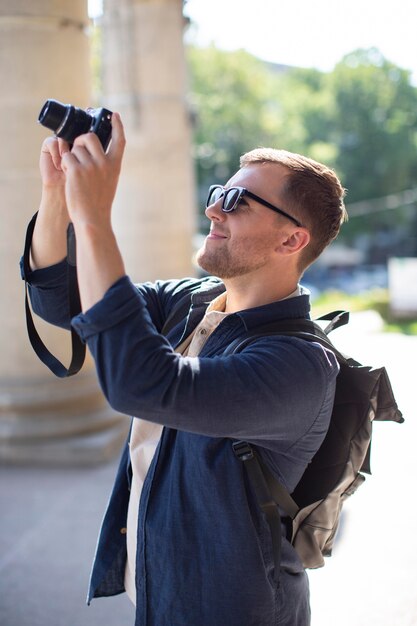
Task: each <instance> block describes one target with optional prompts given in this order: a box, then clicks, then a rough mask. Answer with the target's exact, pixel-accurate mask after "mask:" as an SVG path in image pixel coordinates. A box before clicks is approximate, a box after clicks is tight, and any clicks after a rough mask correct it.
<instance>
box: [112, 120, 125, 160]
mask: <svg viewBox="0 0 417 626" xmlns="http://www.w3.org/2000/svg"><path fill="white" fill-rule="evenodd" d="M111 125H112V135H111V144H110V148H109V152H108V156H109V157H110V159H112V160H114V161H119V162H121V160H122V157H123V153H124V149H125V145H126V137H125V131H124V128H123V124H122V120H121V118H120V114H119V113H113V114H112V117H111Z"/></svg>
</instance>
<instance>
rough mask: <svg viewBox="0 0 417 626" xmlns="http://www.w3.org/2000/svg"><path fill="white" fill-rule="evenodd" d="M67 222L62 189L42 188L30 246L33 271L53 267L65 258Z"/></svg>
mask: <svg viewBox="0 0 417 626" xmlns="http://www.w3.org/2000/svg"><path fill="white" fill-rule="evenodd" d="M69 221H70V220H69V217H68V211H67V205H66V201H65V191H64V188H61V187H58V188H56V187H44V188H43V190H42V199H41V203H40V207H39V213H38V218H37V220H36V225H35V229H34V232H33V238H32V245H31V254H30V265H31V268H32V269H33V270H35V269H42V268H44V267H49V266H50V265H55V264H56V263H59V261H62V259H64V258H65V256H66V254H67V239H66V232H67V228H68V224H69Z"/></svg>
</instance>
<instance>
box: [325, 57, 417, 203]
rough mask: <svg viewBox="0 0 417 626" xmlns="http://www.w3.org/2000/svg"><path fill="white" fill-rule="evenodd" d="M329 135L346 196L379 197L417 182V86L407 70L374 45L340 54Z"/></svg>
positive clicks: (333, 79) (332, 85)
mask: <svg viewBox="0 0 417 626" xmlns="http://www.w3.org/2000/svg"><path fill="white" fill-rule="evenodd" d="M329 88H330V89H331V91H332V92H333V94H334V98H335V108H334V116H333V122H332V125H333V132H332V137H331V138H332V140H333V141H334V142H335V143H336V144H337V146H338V156H337V159H336V163H335V165H336V168H338V169H339V170H340V171H341V172H343V174H344V181H345V185H346V186H347V187H348V189H349V201H350V202H353V201H356V200H364V199H369V198H376V197H382V196H385V195H387V194H389V193H393V192H396V191H400V190H403V189H407V188H408V187H409V186H412V185H413V184H415V182H414V180H413V179H414V176H415V174H416V171H417V170H416V166H417V161H416V139H417V90H416V89H415V88H414V87H413V86H411V84H410V75H409V72H407V71H405V70H402V69H400V68H399V67H396V66H395V65H393V64H392V63H390V62H388V61H387V60H385V59H384V58H383V57H382V55H381V54H380V53H379V52H378V51H377V50H375V49H371V50H358V51H356V52H353V53H351V54H349V55H347V56H346V57H344V58H343V59H342V61H341V62H340V63H339V64H338V65H337V66H336V68H335V69H334V71H333V72H332V74H331V75H330V76H329Z"/></svg>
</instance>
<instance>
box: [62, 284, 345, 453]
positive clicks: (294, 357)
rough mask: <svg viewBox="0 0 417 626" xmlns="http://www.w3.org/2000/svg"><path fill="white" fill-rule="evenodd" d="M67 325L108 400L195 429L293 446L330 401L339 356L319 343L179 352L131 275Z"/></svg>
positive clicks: (278, 340) (275, 341)
mask: <svg viewBox="0 0 417 626" xmlns="http://www.w3.org/2000/svg"><path fill="white" fill-rule="evenodd" d="M73 326H74V327H75V329H76V330H77V332H78V333H79V335H80V336H81V338H82V339H83V340H84V341H86V342H87V343H88V346H89V348H90V351H91V353H92V355H93V357H94V360H95V363H96V368H97V373H98V377H99V381H100V384H101V387H102V389H103V392H104V394H105V395H106V397H107V399H108V401H109V403H110V404H111V406H112V407H113V408H114V409H116V410H117V411H120V412H122V413H126V414H128V415H133V416H135V417H140V418H142V419H145V420H149V421H152V422H155V423H159V424H162V425H164V426H168V427H171V428H176V429H179V430H185V431H188V432H193V433H196V434H201V435H207V436H214V437H233V438H242V439H248V440H250V441H254V442H257V441H268V440H276V439H282V440H284V439H288V443H289V445H290V442H294V440H296V439H297V438H298V437H301V436H303V435H305V433H306V430H308V428H310V426H311V425H312V423H313V422H314V420H315V419H316V418H317V416H318V415H319V414H320V413H321V412H322V411H323V406H324V405H325V404H326V402H327V403H330V406H329V407H327V409H331V402H332V399H333V394H334V385H335V379H336V376H337V372H338V365H337V362H336V359H335V357H334V355H333V354H331V353H329V352H328V351H326V350H325V349H324V348H322V347H321V346H319V345H318V344H310V343H308V342H306V341H303V340H301V339H297V338H293V337H274V338H271V337H269V338H262V339H260V340H258V341H257V342H256V343H254V344H251V345H250V346H249V347H247V348H246V349H245V350H243V351H242V352H241V353H238V354H231V355H228V356H226V357H223V356H221V355H219V356H211V357H204V356H199V357H183V356H181V355H179V354H177V353H176V352H175V351H174V350H173V348H172V346H171V345H170V344H169V342H168V341H167V339H166V338H165V337H164V336H162V335H161V334H159V333H158V332H157V330H156V328H155V325H154V324H153V322H152V320H151V318H150V315H149V313H148V311H147V307H146V303H145V300H144V298H143V296H142V294H141V293H139V292H138V290H137V289H136V288H135V287H134V286H133V285H132V283H131V282H130V281H129V279H128V278H127V277H124V278H122V279H120V280H119V281H117V282H116V283H115V284H114V285H113V286H112V287H111V288H110V289H109V290H108V292H107V293H106V294H105V296H104V298H103V299H102V300H101V301H100V302H98V303H97V304H96V305H94V306H93V307H92V308H91V309H90V310H89V311H87V312H86V313H84V314H81V315H79V316H77V317H76V318H74V320H73ZM219 328H220V327H219ZM327 409H326V410H327Z"/></svg>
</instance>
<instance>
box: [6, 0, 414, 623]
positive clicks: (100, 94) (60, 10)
mask: <svg viewBox="0 0 417 626" xmlns="http://www.w3.org/2000/svg"><path fill="white" fill-rule="evenodd" d="M416 23H417V5H416V3H415V2H414V0H399V1H398V2H397V3H396V4H395V6H393V5H392V4H391V3H388V2H381V0H379V1H378V0H367V2H365V3H364V2H362V1H361V0H352V1H351V2H350V3H348V4H346V3H335V2H332V1H331V0H317V1H316V2H314V3H312V2H308V0H299V1H298V2H294V3H280V2H278V1H277V0H257V2H256V3H252V2H247V3H246V2H245V3H244V2H238V1H237V0H210V2H208V1H207V0H206V1H204V0H188V1H185V2H183V0H105V1H104V3H103V2H100V1H99V0H90V1H89V2H87V0H73V1H71V2H68V1H65V0H31V1H29V0H19V1H16V0H0V76H1V80H2V90H1V93H0V106H1V111H2V115H1V116H0V136H1V138H2V141H1V148H0V198H1V200H0V202H1V204H0V210H1V217H2V219H1V230H0V281H1V282H0V298H1V299H2V300H1V303H2V307H1V309H2V324H1V327H0V465H1V466H0V499H1V500H0V528H1V529H2V533H0V548H1V550H0V623H1V624H2V625H3V624H4V626H26V625H27V626H29V624H30V626H37V625H38V624H39V625H41V624H42V625H44V624H51V625H52V624H53V625H54V626H89V625H91V626H95V625H98V624H100V625H101V626H123V625H124V624H126V625H128V624H132V623H133V613H132V608H131V606H130V604H129V602H128V601H127V599H126V598H125V597H124V596H120V597H118V598H112V599H105V600H98V601H95V602H94V603H93V605H92V606H91V607H90V608H89V609H86V608H85V606H84V604H83V602H84V595H85V590H86V586H87V582H88V570H89V566H90V562H91V560H92V556H93V552H94V544H95V539H96V534H97V530H98V526H99V524H100V519H101V515H102V513H103V510H104V507H105V502H106V499H107V497H108V494H109V492H110V489H111V486H112V481H113V475H114V472H115V467H116V465H117V457H118V454H119V451H120V447H121V445H122V443H123V441H124V439H125V436H126V432H127V429H128V419H127V418H126V417H125V416H121V415H118V414H116V413H115V412H113V411H112V410H111V409H110V408H109V407H108V406H107V405H106V403H105V401H104V399H103V397H102V395H101V392H100V390H99V388H98V385H97V383H96V379H95V374H94V368H93V365H92V363H91V361H89V360H87V363H86V365H85V366H84V368H83V370H82V372H81V374H79V375H78V376H77V377H75V378H74V379H67V380H58V379H55V378H54V377H53V376H52V374H50V373H49V372H48V371H47V370H46V368H45V367H44V366H43V365H42V364H41V363H40V362H39V361H38V359H37V357H36V356H35V355H34V354H33V352H32V350H31V348H30V346H29V343H28V340H27V336H26V329H25V317H24V306H23V284H22V283H21V281H19V278H18V270H17V265H18V260H19V257H20V255H21V251H22V248H23V239H24V232H25V227H26V223H27V222H28V220H29V218H30V217H31V215H32V214H33V213H34V212H35V211H36V208H37V206H38V204H39V199H40V178H39V173H38V165H37V163H38V155H39V149H40V145H41V142H42V141H43V139H44V138H45V137H46V136H47V134H48V132H47V131H46V129H45V128H42V127H41V126H39V125H38V124H37V123H36V120H37V117H38V114H39V111H40V109H41V107H42V105H43V103H44V102H45V100H46V99H48V98H56V99H58V100H61V101H63V102H65V103H72V104H75V105H76V106H80V107H83V108H84V107H87V106H95V107H99V106H106V107H108V108H110V109H111V110H117V111H119V112H120V113H121V114H122V118H123V121H124V124H125V127H126V134H127V140H128V144H127V149H126V154H125V159H124V165H123V172H122V176H121V179H120V185H119V189H118V192H117V196H116V200H115V206H114V227H115V230H116V233H117V236H118V239H119V242H120V246H121V248H122V252H123V255H124V258H125V260H126V265H127V268H128V273H129V274H130V276H131V277H132V279H133V280H134V281H141V280H154V279H156V278H171V277H179V276H184V275H191V274H194V275H195V274H197V273H198V269H197V267H196V266H195V263H194V259H193V257H194V253H195V250H196V249H197V248H198V247H199V245H200V243H201V241H202V239H203V238H204V236H205V234H206V233H207V230H208V222H207V220H206V218H205V216H204V210H203V209H204V204H205V198H206V193H207V189H208V187H209V185H210V184H213V183H224V182H225V181H226V180H227V179H228V178H229V177H230V176H231V175H232V174H233V173H234V172H235V171H236V169H237V168H238V164H239V157H240V155H241V154H243V153H244V152H246V151H247V150H250V149H252V148H254V147H257V146H272V147H277V148H283V149H286V150H290V151H294V152H300V153H302V154H305V155H307V156H310V157H312V158H314V159H317V160H319V161H321V162H324V163H326V164H327V165H329V166H330V167H332V168H334V169H335V170H336V172H337V173H338V175H339V177H340V179H341V180H342V183H343V185H344V186H345V187H346V189H347V196H346V205H347V209H348V213H349V216H350V219H349V222H348V223H347V224H345V225H344V226H343V228H342V231H341V234H340V236H339V237H338V239H337V241H336V242H334V243H333V244H332V245H331V246H330V247H329V248H328V250H326V252H325V253H324V254H323V256H322V257H321V258H320V260H319V261H318V262H317V263H316V264H315V265H314V266H313V267H312V268H309V269H308V271H307V272H306V274H305V276H304V280H303V282H304V284H305V285H306V286H307V287H309V289H310V291H311V293H312V302H313V316H318V315H320V314H322V313H325V312H327V311H330V310H333V309H348V310H350V311H351V312H352V318H351V323H350V325H349V328H346V329H340V330H337V331H336V332H335V334H334V335H335V336H334V338H333V341H334V342H335V344H336V345H337V346H338V347H339V348H340V349H342V350H345V351H346V352H348V353H349V354H352V356H354V357H355V358H357V359H358V360H361V361H362V362H364V363H366V364H370V365H375V366H379V365H385V366H386V367H387V369H388V372H389V374H390V376H391V380H392V382H393V386H394V391H395V394H396V397H397V400H398V404H399V405H400V408H401V409H402V410H403V413H404V416H405V418H406V422H405V424H404V425H402V426H401V427H399V426H398V425H391V424H378V425H377V426H376V428H375V431H376V433H375V442H374V446H373V470H374V474H375V475H374V476H373V477H370V478H369V479H368V480H367V482H366V483H365V485H364V487H362V488H361V490H360V492H359V493H358V494H357V495H356V496H355V498H354V501H352V503H349V505H348V506H347V507H346V512H345V513H344V514H343V520H342V521H343V523H342V527H341V532H340V533H339V539H338V541H337V544H336V548H335V554H336V555H337V556H335V557H333V558H332V559H330V560H329V562H328V564H326V567H325V568H324V569H323V570H319V571H317V572H312V573H311V575H310V580H311V587H312V606H313V626H334V624H335V623H337V624H338V625H339V626H344V625H346V626H377V625H378V626H415V625H416V624H417V589H416V584H415V582H414V579H415V572H414V570H415V567H414V562H415V558H416V556H417V540H416V538H415V527H416V522H417V513H416V510H415V509H416V507H415V506H414V505H413V504H412V502H411V503H410V494H412V493H414V485H413V483H412V479H413V477H414V476H415V475H416V469H417V466H416V462H415V454H414V451H413V449H414V446H413V443H414V441H415V436H416V435H417V428H416V426H415V423H414V420H413V418H414V414H415V409H414V398H413V394H412V391H413V385H414V370H415V367H414V359H413V357H414V354H415V348H416V346H417V343H416V342H417V338H416V336H417V212H416V206H417V38H416V37H415V24H416ZM36 324H37V327H38V328H39V330H40V332H41V335H42V337H43V338H44V340H45V342H46V343H47V345H48V347H49V348H50V349H51V351H52V352H54V353H55V354H57V356H58V357H59V358H61V359H62V360H63V361H64V362H65V361H68V360H69V355H70V345H69V339H68V337H67V334H66V333H65V332H64V331H59V330H57V329H54V328H50V327H49V326H48V325H46V324H43V323H42V322H41V321H40V320H36Z"/></svg>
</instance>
